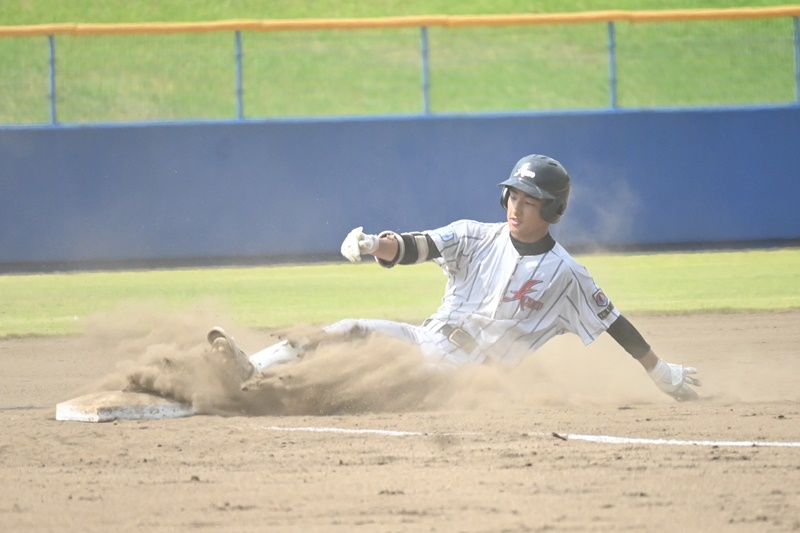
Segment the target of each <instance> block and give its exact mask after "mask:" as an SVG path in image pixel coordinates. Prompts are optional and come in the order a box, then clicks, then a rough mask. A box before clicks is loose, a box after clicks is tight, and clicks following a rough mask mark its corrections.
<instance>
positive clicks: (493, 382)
mask: <svg viewBox="0 0 800 533" xmlns="http://www.w3.org/2000/svg"><path fill="white" fill-rule="evenodd" d="M630 318H631V319H632V321H633V322H634V324H635V325H636V326H637V327H638V328H639V329H640V330H641V331H642V332H643V333H644V335H645V337H646V338H647V339H648V340H649V341H650V342H651V344H652V345H653V347H654V349H655V351H656V352H657V353H659V354H660V355H661V356H663V357H664V358H665V359H667V360H669V361H673V362H685V363H690V364H692V365H694V366H697V367H698V369H699V376H700V377H701V378H702V379H703V380H704V386H703V387H702V389H701V392H702V395H703V397H704V399H703V400H702V401H698V402H692V403H677V402H675V401H673V400H671V399H670V398H668V397H666V396H664V395H662V394H661V393H660V392H658V391H657V390H655V388H654V387H653V385H652V384H651V383H650V382H649V379H648V378H647V377H646V375H645V374H644V373H643V371H642V370H641V368H640V367H639V366H638V364H636V363H635V362H634V361H632V360H631V358H630V357H629V356H628V355H627V354H625V353H624V352H622V351H621V349H620V348H619V347H617V346H616V345H615V344H614V342H613V341H612V340H611V339H610V338H609V337H608V336H607V335H606V336H603V337H602V338H601V339H599V340H598V341H597V342H595V343H594V344H592V345H591V346H589V347H583V346H582V345H581V344H580V342H579V341H578V340H577V339H576V338H573V337H563V338H559V339H556V340H555V341H553V342H552V343H551V344H550V345H548V346H547V347H546V348H545V349H544V350H542V351H540V352H538V353H537V354H536V355H535V356H534V357H532V358H531V359H530V360H529V361H526V362H525V363H524V364H523V365H522V366H521V367H520V368H518V369H516V370H515V371H513V372H502V371H500V370H498V369H495V368H491V367H480V368H473V369H469V370H466V371H464V372H459V373H456V374H454V375H447V376H442V375H438V374H437V375H433V376H432V375H431V373H430V372H429V370H428V369H427V368H426V367H425V366H424V364H422V363H421V362H420V361H419V360H418V358H417V356H416V355H415V354H400V353H399V347H398V346H396V345H392V344H391V343H386V342H380V343H377V342H375V341H364V342H362V343H361V344H360V345H358V346H351V347H348V349H346V350H345V349H343V347H342V346H339V347H331V348H330V349H329V350H328V353H322V351H320V354H319V357H318V358H309V359H308V360H304V361H303V362H301V363H300V364H299V365H297V367H296V368H294V369H288V368H287V369H283V370H282V371H281V372H280V373H276V374H275V375H273V376H271V377H270V378H269V379H268V380H267V381H266V382H265V383H263V384H262V386H261V387H260V388H256V389H255V390H251V391H244V392H242V391H239V390H238V388H237V387H231V386H230V383H229V379H228V377H229V376H228V377H226V374H225V368H224V367H222V366H220V365H218V364H216V363H215V362H214V361H213V360H211V359H210V358H208V355H209V354H208V353H207V352H208V350H207V348H206V347H205V345H204V339H203V336H204V334H205V329H206V327H207V326H208V325H209V324H208V323H207V322H204V320H203V319H202V317H199V318H198V317H191V318H187V317H185V316H180V315H178V316H160V317H157V319H153V322H152V323H151V324H148V323H146V322H143V321H137V320H127V319H125V320H123V319H121V318H120V317H118V316H115V317H106V318H104V319H100V320H97V321H96V322H95V323H93V324H91V325H90V327H88V328H87V333H86V334H84V335H81V336H76V337H56V338H22V339H6V340H2V341H0V424H2V434H1V435H2V436H0V484H1V485H2V488H1V489H0V490H2V498H0V531H104V532H105V531H230V532H234V531H235V532H242V531H298V532H299V531H303V532H305V531H312V532H313V531H381V532H383V531H443V532H455V531H487V532H489V531H491V532H495V531H498V532H499V531H510V532H516V531H737V532H738V531H754V532H755V531H758V532H762V531H800V402H799V400H800V388H799V387H798V386H797V383H798V377H800V357H798V355H800V353H798V345H799V344H800V312H797V311H795V312H786V313H778V314H730V315H728V314H719V315H705V316H669V317H655V316H640V317H636V316H632V317H630ZM133 322H136V326H135V327H134V326H132V325H131V323H133ZM120 324H125V326H120ZM226 327H228V329H229V331H231V332H232V333H233V334H234V335H235V336H236V337H237V339H238V340H239V342H240V343H241V344H242V345H243V346H244V347H245V348H246V349H248V350H252V349H255V348H259V347H261V346H262V345H264V344H266V343H267V342H269V341H270V340H271V338H272V334H270V333H267V332H263V331H257V330H255V331H254V330H248V329H247V328H237V327H236V326H235V325H234V326H226ZM145 330H146V331H147V333H146V334H143V333H142V331H145ZM131 384H136V385H137V386H139V387H150V388H152V389H155V390H159V391H160V392H162V393H164V394H170V395H173V396H175V397H177V398H180V399H184V400H187V401H191V402H193V403H194V405H195V408H196V409H198V410H200V411H201V412H203V413H209V414H204V415H199V416H193V417H190V418H181V419H171V420H158V421H116V422H109V423H105V424H92V423H81V422H59V421H56V420H55V419H54V413H55V405H56V403H58V402H61V401H64V400H68V399H70V398H73V397H75V396H77V395H79V394H82V393H84V392H88V391H90V390H99V389H104V388H106V389H108V388H114V387H120V386H129V387H130V386H131ZM607 437H621V438H623V440H622V441H619V442H608V440H609V439H607ZM633 439H645V440H633Z"/></svg>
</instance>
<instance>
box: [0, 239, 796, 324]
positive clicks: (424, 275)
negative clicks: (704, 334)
mask: <svg viewBox="0 0 800 533" xmlns="http://www.w3.org/2000/svg"><path fill="white" fill-rule="evenodd" d="M579 259H580V260H581V261H582V262H583V263H584V264H585V265H586V266H587V267H588V268H589V270H590V272H591V273H592V274H593V276H594V277H595V280H596V281H597V282H598V283H599V284H600V285H601V286H602V287H603V289H604V290H605V291H606V292H607V293H608V295H609V296H610V297H611V298H612V300H613V301H614V303H615V304H616V305H617V307H619V308H620V309H622V310H623V311H624V312H626V313H697V312H712V311H713V312H741V311H750V310H759V311H780V310H787V309H800V289H798V287H800V249H786V250H770V251H765V250H760V251H737V252H714V253H681V254H652V255H649V254H648V255H628V254H611V255H587V256H581V257H579ZM444 283H445V277H444V276H443V274H442V272H441V270H440V269H439V268H438V267H437V266H435V265H433V264H425V265H418V266H415V267H405V268H403V267H398V268H395V269H392V270H391V271H386V270H384V269H382V268H380V267H378V266H377V265H376V264H375V263H374V262H365V263H363V264H359V265H350V264H320V265H301V266H271V267H247V268H218V269H186V270H183V269H178V270H154V271H125V272H82V273H56V274H36V275H5V276H0V317H2V319H0V337H4V336H16V335H53V334H65V333H76V332H80V331H81V330H82V328H83V326H84V324H85V323H86V319H87V318H90V317H92V316H94V315H100V314H103V313H108V312H111V311H114V310H116V309H119V308H121V307H125V306H136V305H142V306H146V307H150V308H153V309H159V310H160V312H164V311H166V312H175V313H192V312H193V310H195V309H197V310H199V309H215V310H216V312H217V313H229V315H226V316H224V317H222V318H224V320H226V321H227V320H235V321H237V322H238V323H242V324H247V325H250V326H254V327H263V328H273V327H283V326H288V325H291V324H297V323H315V324H316V323H330V322H333V321H336V320H338V319H341V318H346V317H369V318H388V319H396V320H404V321H411V322H416V321H421V320H422V319H424V318H425V317H426V316H428V315H429V314H431V313H432V312H433V311H434V310H435V309H436V308H437V307H438V305H439V302H440V301H441V296H442V293H443V288H444ZM198 312H199V311H198Z"/></svg>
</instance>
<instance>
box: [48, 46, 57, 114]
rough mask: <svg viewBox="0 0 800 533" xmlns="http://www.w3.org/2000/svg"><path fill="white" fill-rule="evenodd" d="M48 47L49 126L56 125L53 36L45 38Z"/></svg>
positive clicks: (54, 47) (54, 48) (54, 49)
mask: <svg viewBox="0 0 800 533" xmlns="http://www.w3.org/2000/svg"><path fill="white" fill-rule="evenodd" d="M47 41H48V43H49V45H50V94H49V95H48V98H49V99H50V124H52V125H56V124H58V117H57V115H56V38H55V36H53V35H48V36H47Z"/></svg>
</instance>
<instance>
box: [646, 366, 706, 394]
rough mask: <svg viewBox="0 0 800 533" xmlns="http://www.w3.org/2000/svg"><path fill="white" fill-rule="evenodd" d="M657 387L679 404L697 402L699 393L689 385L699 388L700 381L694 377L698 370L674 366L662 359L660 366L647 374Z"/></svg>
mask: <svg viewBox="0 0 800 533" xmlns="http://www.w3.org/2000/svg"><path fill="white" fill-rule="evenodd" d="M647 373H648V375H649V376H650V377H651V378H652V379H653V381H654V382H655V384H656V386H657V387H658V388H659V389H660V390H661V391H662V392H664V393H666V394H669V395H670V396H672V397H673V398H675V399H676V400H678V401H679V402H685V401H687V400H696V399H697V398H698V396H697V392H695V390H694V389H692V388H691V387H690V386H689V385H694V386H695V387H699V386H700V385H701V383H700V380H699V379H697V378H694V377H692V375H693V374H697V369H696V368H694V367H691V366H683V365H673V364H671V363H665V362H664V361H662V360H661V359H659V360H658V364H657V365H656V366H655V368H653V370H650V371H648V372H647Z"/></svg>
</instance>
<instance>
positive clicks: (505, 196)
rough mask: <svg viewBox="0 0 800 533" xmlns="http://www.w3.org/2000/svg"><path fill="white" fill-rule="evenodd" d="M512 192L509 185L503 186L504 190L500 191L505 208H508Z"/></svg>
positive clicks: (501, 201) (501, 202) (501, 203)
mask: <svg viewBox="0 0 800 533" xmlns="http://www.w3.org/2000/svg"><path fill="white" fill-rule="evenodd" d="M510 194H511V191H510V190H509V189H508V187H503V192H501V193H500V205H502V206H503V209H508V196H509V195H510Z"/></svg>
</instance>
